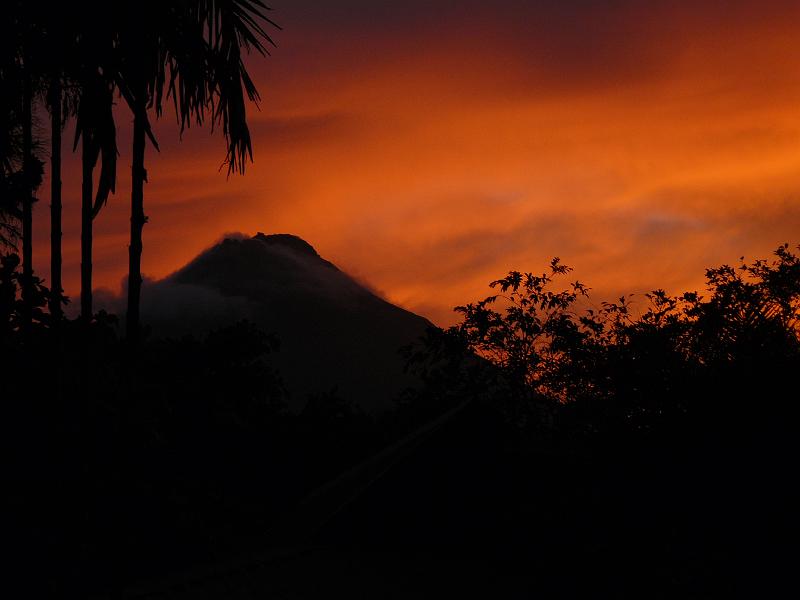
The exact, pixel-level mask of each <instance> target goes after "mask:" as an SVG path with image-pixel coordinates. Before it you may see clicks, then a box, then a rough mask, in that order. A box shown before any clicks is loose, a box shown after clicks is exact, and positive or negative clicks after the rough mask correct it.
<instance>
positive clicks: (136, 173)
mask: <svg viewBox="0 0 800 600" xmlns="http://www.w3.org/2000/svg"><path fill="white" fill-rule="evenodd" d="M140 97H141V96H140ZM146 110H147V109H146V106H145V105H144V103H141V102H140V104H139V105H138V106H137V107H136V114H135V115H134V119H133V164H132V168H131V177H132V181H131V241H130V246H128V313H127V318H126V334H127V337H128V342H129V343H130V344H131V345H132V346H136V345H138V343H139V301H140V297H141V293H142V230H143V229H144V224H145V223H146V222H147V218H146V217H145V215H144V183H145V181H146V180H147V171H145V168H144V150H145V118H146V114H147V113H146Z"/></svg>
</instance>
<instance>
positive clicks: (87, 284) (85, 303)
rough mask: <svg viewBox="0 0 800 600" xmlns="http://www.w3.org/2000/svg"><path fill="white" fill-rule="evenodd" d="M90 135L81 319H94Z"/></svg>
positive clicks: (83, 201)
mask: <svg viewBox="0 0 800 600" xmlns="http://www.w3.org/2000/svg"><path fill="white" fill-rule="evenodd" d="M88 138H89V136H88V135H87V134H86V133H84V135H83V147H82V148H83V150H82V157H81V158H82V166H83V182H82V185H81V319H82V320H83V322H84V324H89V323H91V321H92V173H93V171H94V168H93V165H92V156H91V148H90V145H91V142H90V141H89V139H88Z"/></svg>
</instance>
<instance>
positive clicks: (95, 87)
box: [73, 67, 117, 323]
mask: <svg viewBox="0 0 800 600" xmlns="http://www.w3.org/2000/svg"><path fill="white" fill-rule="evenodd" d="M113 92H114V88H113V84H112V83H111V82H110V81H108V80H107V79H106V78H105V77H103V76H102V75H101V74H99V72H98V70H97V68H96V67H94V68H92V67H87V68H85V69H84V73H83V76H82V77H81V79H80V95H79V99H78V119H77V123H76V126H75V142H74V144H73V150H76V149H77V147H78V143H79V142H81V175H82V183H81V319H82V320H83V321H84V323H90V322H91V320H92V316H93V314H94V313H93V305H92V236H93V222H94V219H95V218H96V217H97V214H98V213H99V212H100V209H101V208H102V207H103V206H104V205H105V203H106V201H107V200H108V196H109V193H111V192H113V191H114V189H115V182H116V169H117V135H116V124H115V123H114V114H113V98H114V96H113ZM100 158H102V165H101V169H100V177H99V180H98V185H97V194H96V196H95V195H94V190H93V179H94V169H95V167H96V166H97V162H98V160H99V159H100Z"/></svg>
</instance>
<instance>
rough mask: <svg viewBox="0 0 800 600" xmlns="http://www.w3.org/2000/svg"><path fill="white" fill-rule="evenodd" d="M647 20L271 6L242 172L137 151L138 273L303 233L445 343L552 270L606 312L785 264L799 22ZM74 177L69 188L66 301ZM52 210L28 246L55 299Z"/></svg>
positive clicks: (507, 5)
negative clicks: (502, 288) (517, 281)
mask: <svg viewBox="0 0 800 600" xmlns="http://www.w3.org/2000/svg"><path fill="white" fill-rule="evenodd" d="M328 4H336V7H335V8H334V7H333V6H328ZM388 4H391V5H393V6H389V5H388ZM643 4H644V3H641V2H634V1H632V0H630V1H627V2H624V1H623V2H615V3H609V6H610V7H609V8H605V9H603V10H601V9H600V8H599V7H598V6H597V3H592V2H587V1H581V0H574V1H572V2H566V1H564V2H555V1H543V2H538V3H536V2H522V1H521V0H511V1H508V2H499V3H496V4H495V5H493V6H491V7H487V6H484V5H483V4H481V3H477V2H475V3H473V2H471V1H466V2H448V1H444V2H442V3H441V5H439V3H437V5H438V6H437V8H436V9H431V8H430V7H429V6H428V4H427V3H424V2H410V3H408V4H403V5H402V7H401V6H399V5H397V4H396V3H387V6H386V7H380V8H378V7H376V6H374V3H370V2H366V1H365V0H347V1H345V2H340V3H325V2H322V0H317V1H316V2H310V1H309V2H299V1H297V2H291V3H290V2H288V1H286V0H273V2H272V6H273V9H274V11H273V14H272V16H273V17H274V19H275V20H276V21H277V22H279V23H280V24H281V25H282V26H283V27H284V31H281V32H277V33H276V35H275V38H276V42H277V44H278V48H277V49H276V50H275V51H274V52H273V55H272V56H271V57H269V58H266V59H263V60H261V59H256V58H252V59H251V60H250V65H251V67H250V68H251V70H252V72H253V74H254V75H255V79H256V80H257V81H258V83H259V89H260V91H261V92H262V96H263V101H262V105H261V110H260V112H259V111H256V110H251V113H250V114H251V127H252V132H253V138H254V149H255V164H252V165H248V168H247V173H246V175H245V176H244V177H238V176H232V177H231V178H227V177H226V174H225V171H224V170H223V171H220V170H219V167H220V162H221V159H222V157H223V156H224V149H223V140H222V139H221V137H220V136H219V135H217V134H215V135H214V136H213V137H212V136H209V134H208V131H207V130H196V129H194V128H193V129H191V130H190V131H188V132H186V133H185V134H184V136H183V140H182V141H179V139H178V135H177V127H176V126H175V124H174V121H173V120H172V119H171V118H170V117H169V116H166V117H165V118H164V119H163V120H162V121H161V122H160V123H159V125H158V128H157V134H158V137H159V141H160V142H161V146H162V150H161V153H160V154H156V152H155V151H154V150H152V149H151V148H148V156H147V167H148V173H149V180H150V183H149V184H147V186H146V188H145V210H146V213H147V214H148V216H149V217H150V222H149V224H148V225H147V226H146V227H145V234H144V235H145V237H144V255H143V270H144V272H145V274H146V275H147V276H148V277H152V278H160V277H163V276H165V275H167V274H169V273H170V272H172V271H174V270H175V269H177V268H179V267H180V266H182V265H183V264H185V263H186V262H187V261H189V260H191V259H192V258H193V257H194V256H195V255H196V254H197V253H199V252H200V251H201V250H203V249H204V248H206V247H208V246H210V245H211V244H212V243H214V242H215V241H216V240H218V239H219V238H220V237H222V236H223V235H224V234H225V233H226V232H245V233H248V234H254V233H256V232H257V231H263V232H267V233H271V232H285V233H294V234H296V235H299V236H301V237H302V238H304V239H306V240H307V241H308V242H309V243H311V244H312V245H313V246H314V247H315V248H316V249H317V250H318V252H319V253H320V254H321V255H322V256H323V257H325V258H327V259H329V260H331V261H332V262H334V263H335V264H337V265H338V266H339V267H340V268H342V269H343V270H345V271H347V272H349V273H350V274H352V275H354V276H355V277H357V278H358V279H360V280H362V281H365V282H367V283H368V284H369V285H370V286H372V287H373V288H375V289H377V290H379V291H380V292H381V293H383V294H384V295H385V296H386V297H387V298H388V299H389V300H390V301H392V302H394V303H397V304H399V305H401V306H403V307H405V308H408V309H409V310H412V311H414V312H417V313H419V314H422V315H424V316H426V317H428V318H430V319H431V320H433V321H434V322H436V323H437V324H448V323H451V322H453V320H454V316H453V314H452V312H451V308H452V307H453V306H454V305H456V304H462V303H464V302H468V301H471V300H474V299H477V298H479V297H482V296H484V295H486V293H487V287H486V284H487V283H488V282H489V281H491V280H493V279H496V278H498V277H500V276H502V275H503V274H504V273H505V272H506V271H508V270H509V269H519V270H534V271H540V270H542V269H543V268H545V267H546V265H547V262H548V261H549V258H550V257H552V256H554V255H557V256H560V257H561V258H562V261H563V262H565V263H566V264H569V265H572V266H574V267H575V268H576V273H575V275H576V276H577V277H578V278H580V279H581V280H582V281H584V282H585V283H587V284H588V285H589V286H590V287H592V288H593V290H594V292H593V297H594V298H595V300H596V301H598V302H599V301H600V300H601V299H607V298H610V297H616V296H618V295H620V294H622V293H628V292H637V293H643V292H646V291H648V290H650V289H652V288H654V287H666V288H667V290H668V291H670V292H673V293H678V292H681V291H684V290H686V289H699V288H702V287H703V271H704V268H705V267H709V266H714V265H717V264H720V263H724V262H728V263H730V262H734V261H736V259H737V258H738V257H739V256H741V255H745V256H747V257H748V258H756V257H764V256H767V255H768V254H769V252H770V251H771V250H772V249H774V248H775V247H776V246H777V245H778V244H779V243H782V242H785V241H788V242H790V243H794V244H796V243H799V242H800V202H799V201H798V199H799V198H800V43H798V42H797V39H796V30H797V25H798V24H800V6H799V5H798V3H796V2H749V3H747V2H721V1H708V2H653V3H648V4H647V6H643ZM334 10H335V11H336V12H335V13H334V12H333V11H334ZM118 115H119V118H118V127H119V136H120V150H121V152H122V155H121V157H120V160H119V166H120V173H119V186H118V190H117V194H116V195H115V196H112V197H111V199H110V200H109V205H108V206H107V208H106V209H104V210H103V212H102V213H101V214H100V215H99V217H98V219H97V220H96V221H95V260H94V272H95V282H96V287H98V288H99V287H106V288H110V289H112V290H117V289H119V286H120V281H121V280H122V278H123V277H124V275H125V273H126V270H127V243H128V211H129V202H130V196H129V180H130V170H129V167H130V158H129V157H130V148H129V140H130V115H129V114H128V113H127V112H126V110H125V109H123V108H122V107H120V110H119V111H118ZM70 135H71V132H69V131H68V132H67V134H65V140H70V139H71V138H70V137H69V136H70ZM67 151H68V147H67V144H65V152H67ZM77 165H78V163H77V160H76V158H75V157H71V158H70V162H68V163H67V168H66V170H65V173H64V196H65V205H66V206H65V225H64V253H65V256H64V260H65V264H64V269H65V273H64V280H65V283H66V286H67V293H68V294H69V295H70V296H72V297H73V298H77V296H78V287H77V286H78V282H79V223H80V218H79V208H78V205H79V194H80V181H79V179H78V178H79V173H80V170H79V168H78V166H77ZM47 190H48V188H47V186H46V185H45V186H43V187H42V189H41V191H40V194H39V196H40V202H39V205H38V207H37V210H36V212H35V219H36V226H37V237H36V239H35V242H34V243H35V245H36V249H37V256H36V260H37V264H36V265H35V266H36V267H37V271H40V272H41V273H42V275H43V276H44V277H45V278H47V277H48V276H47V271H46V268H45V267H46V265H47V262H48V257H47V248H48V245H47V241H46V240H47V236H48V220H49V219H48V216H47V211H46V207H47V203H48V201H47V194H48V192H47Z"/></svg>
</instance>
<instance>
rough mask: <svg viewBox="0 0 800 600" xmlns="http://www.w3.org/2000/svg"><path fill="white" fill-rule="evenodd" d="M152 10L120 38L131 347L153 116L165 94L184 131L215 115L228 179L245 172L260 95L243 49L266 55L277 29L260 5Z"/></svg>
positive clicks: (191, 4) (136, 11)
mask: <svg viewBox="0 0 800 600" xmlns="http://www.w3.org/2000/svg"><path fill="white" fill-rule="evenodd" d="M144 4H149V3H144ZM152 4H153V6H142V5H141V4H137V6H136V7H131V8H130V9H129V10H130V11H129V12H128V13H127V14H126V15H125V17H124V21H123V23H122V25H123V27H122V29H121V36H120V40H119V48H120V49H121V50H122V52H121V55H120V59H119V71H118V85H119V89H120V92H121V93H122V96H123V98H124V99H125V101H126V102H127V104H128V106H129V107H130V109H131V112H132V113H133V119H134V121H133V160H132V167H131V175H132V184H131V240H130V246H129V260H128V311H127V315H126V333H127V337H128V340H129V341H130V342H131V344H132V345H136V344H137V343H138V336H139V308H140V296H141V286H142V274H141V256H142V230H143V229H144V225H145V223H146V222H147V217H146V216H145V213H144V183H145V182H146V181H147V171H146V169H145V148H146V141H147V138H149V139H150V141H151V143H152V144H153V146H154V147H155V148H156V149H158V144H157V142H156V140H155V137H154V135H153V133H152V131H151V128H150V122H149V118H148V110H149V109H155V112H156V116H160V114H161V111H162V100H163V98H164V97H165V94H166V97H167V98H168V99H169V98H171V99H172V100H173V104H174V107H175V111H176V113H177V117H178V120H179V122H180V126H181V130H183V129H184V128H185V127H189V126H190V125H191V123H192V121H194V122H196V123H197V124H198V125H201V124H202V123H203V122H204V120H205V117H206V110H209V111H210V115H211V119H212V126H221V127H222V130H223V134H224V136H225V139H226V142H227V147H228V150H227V155H226V159H225V163H226V164H227V166H228V170H229V173H230V172H234V171H238V172H240V173H243V172H244V168H245V162H246V160H247V159H248V158H249V159H251V160H252V144H251V139H250V132H249V129H248V127H247V118H246V106H245V98H247V99H249V100H251V101H258V99H259V96H258V92H257V90H256V87H255V85H254V83H253V81H252V79H251V78H250V76H249V74H248V73H247V70H246V68H245V65H244V61H243V59H242V50H243V49H244V50H245V51H247V52H249V51H250V50H256V51H257V52H259V53H260V54H262V55H263V54H266V45H265V44H267V43H272V40H271V39H270V37H269V35H268V34H267V32H266V31H265V29H264V27H263V26H262V25H261V22H266V23H269V24H272V25H275V24H274V23H273V22H272V21H270V20H269V19H268V18H267V17H266V15H265V11H266V10H268V8H267V7H266V6H265V5H264V4H263V3H262V2H261V1H260V0H216V1H213V0H184V1H183V2H177V3H173V4H171V5H170V6H168V7H167V8H166V9H161V7H160V6H159V5H158V3H155V2H154V3H152ZM153 15H159V16H160V17H161V18H159V19H154V17H153Z"/></svg>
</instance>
